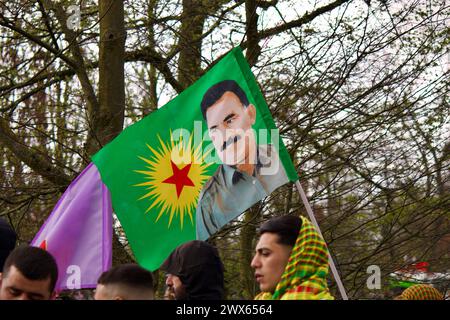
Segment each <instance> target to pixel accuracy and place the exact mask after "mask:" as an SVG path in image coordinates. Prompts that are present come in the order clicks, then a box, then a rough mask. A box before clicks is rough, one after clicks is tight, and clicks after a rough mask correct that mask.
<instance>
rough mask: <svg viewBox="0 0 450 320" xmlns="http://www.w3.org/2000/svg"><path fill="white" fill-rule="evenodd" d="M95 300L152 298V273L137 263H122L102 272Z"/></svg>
mask: <svg viewBox="0 0 450 320" xmlns="http://www.w3.org/2000/svg"><path fill="white" fill-rule="evenodd" d="M94 298H95V300H153V299H154V298H155V291H154V287H153V276H152V273H151V272H150V271H148V270H146V269H144V268H142V267H140V266H139V265H137V264H133V263H130V264H124V265H120V266H117V267H114V268H111V269H110V270H108V271H105V272H103V273H102V275H101V276H100V278H99V279H98V281H97V289H96V291H95V297H94Z"/></svg>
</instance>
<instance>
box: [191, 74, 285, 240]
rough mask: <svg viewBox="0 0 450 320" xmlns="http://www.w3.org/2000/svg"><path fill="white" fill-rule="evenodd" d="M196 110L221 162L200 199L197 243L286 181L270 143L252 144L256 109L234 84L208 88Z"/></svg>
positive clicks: (220, 84) (225, 83)
mask: <svg viewBox="0 0 450 320" xmlns="http://www.w3.org/2000/svg"><path fill="white" fill-rule="evenodd" d="M200 108H201V111H202V115H203V118H204V119H205V121H206V124H207V126H208V133H209V136H210V138H211V140H212V143H213V145H214V148H215V150H216V154H217V156H218V158H219V159H220V160H221V162H222V164H221V165H219V166H218V168H217V170H216V172H215V173H214V174H213V176H212V177H211V178H210V179H209V180H208V181H207V182H206V183H205V185H204V186H203V189H202V191H201V193H200V195H199V200H198V205H197V210H196V217H197V219H196V222H197V239H199V240H206V239H207V238H208V237H209V236H210V235H212V234H214V233H215V232H216V231H218V230H219V229H220V228H221V227H222V226H223V225H225V224H226V223H228V222H229V221H230V220H232V219H234V218H236V217H237V216H238V215H239V214H241V213H242V212H244V211H245V210H247V209H248V208H250V207H251V206H252V205H253V204H255V203H256V202H258V201H259V200H261V199H263V198H264V197H266V196H267V195H269V194H270V193H272V191H273V190H275V189H276V188H278V187H279V186H281V185H283V184H285V183H286V182H287V181H288V178H287V176H286V172H285V171H284V167H283V166H282V165H281V163H280V159H279V157H278V150H276V148H275V147H274V146H273V145H272V144H270V143H269V144H263V143H260V144H258V143H257V139H256V134H255V132H254V129H253V125H255V123H256V119H257V114H256V113H257V109H256V107H255V106H254V105H253V104H252V103H250V101H249V99H248V97H247V95H246V93H245V91H244V90H243V89H242V88H241V87H240V86H239V85H238V83H237V82H236V81H234V80H224V81H221V82H218V83H216V84H214V85H213V86H211V87H210V88H209V89H208V90H207V91H206V92H205V94H204V95H203V99H202V102H201V104H200ZM267 136H268V135H267ZM262 142H266V143H267V141H262Z"/></svg>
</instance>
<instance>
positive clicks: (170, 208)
mask: <svg viewBox="0 0 450 320" xmlns="http://www.w3.org/2000/svg"><path fill="white" fill-rule="evenodd" d="M222 84H223V85H226V86H228V87H227V88H231V87H233V88H235V87H239V88H240V89H242V91H243V92H244V95H245V96H246V99H247V100H248V105H246V103H243V102H242V100H237V99H241V98H239V97H238V94H234V93H230V92H229V91H228V93H227V95H225V94H224V95H222V96H221V97H219V100H218V102H214V103H213V104H212V105H211V106H207V101H206V100H208V99H209V98H207V96H209V97H210V98H211V97H213V98H214V95H215V94H216V95H217V92H218V91H217V90H220V88H219V87H221V86H222ZM216 89H217V90H216ZM226 90H232V89H226ZM219 95H220V94H219ZM243 99H244V98H243ZM244 100H245V99H244ZM236 101H241V102H239V103H238V102H236ZM221 103H228V104H230V103H237V104H238V105H239V108H238V109H235V110H237V111H236V112H234V111H229V113H228V114H227V113H224V112H225V111H227V110H228V109H227V108H228V107H222V106H221ZM202 105H205V106H206V109H204V110H203V111H202V108H201V106H202ZM252 106H254V107H252ZM233 107H234V108H236V106H235V105H233ZM230 110H232V109H230ZM227 112H228V111H227ZM221 116H223V117H225V118H226V119H222V118H221ZM242 119H244V120H245V119H247V120H248V119H250V120H248V121H247V122H246V121H244V120H242ZM214 121H215V122H214ZM239 121H241V123H246V124H248V123H251V128H252V129H253V130H254V132H255V134H254V136H255V141H256V143H257V145H256V149H255V152H254V158H255V159H254V160H255V162H254V165H252V166H251V167H250V169H248V170H249V171H248V172H247V173H245V172H244V173H242V172H241V169H240V168H241V167H240V166H239V165H238V164H233V163H232V161H231V162H230V163H228V162H229V161H228V160H226V162H227V163H224V162H225V160H224V158H223V157H224V154H225V153H227V152H229V154H233V155H235V154H238V153H239V150H244V151H243V152H244V153H242V154H244V155H248V154H250V153H248V152H247V149H246V148H245V147H242V148H241V146H246V145H245V144H244V142H243V141H247V140H246V139H247V138H246V136H244V135H241V136H239V134H238V133H236V132H238V131H236V130H234V129H233V130H234V131H233V130H229V132H231V134H230V137H231V138H230V137H226V136H224V140H223V141H222V140H220V139H219V138H214V139H215V140H213V141H215V142H214V143H213V141H212V139H211V137H212V135H214V134H213V132H218V131H219V129H220V128H222V129H223V128H227V126H230V127H232V125H233V123H239ZM271 129H276V127H275V123H274V120H273V118H272V116H271V114H270V111H269V108H268V106H267V104H266V102H265V100H264V98H263V95H262V93H261V91H260V90H259V87H258V84H257V82H256V80H255V78H254V76H253V74H252V72H251V70H250V67H249V65H248V64H247V61H246V60H245V58H244V56H243V54H242V50H241V49H240V48H239V47H237V48H235V49H233V50H231V51H230V52H229V53H228V54H227V55H226V56H225V57H223V58H222V59H221V60H220V61H219V62H218V63H217V64H216V65H214V66H213V67H212V68H211V69H210V70H209V71H208V72H207V73H206V74H205V75H203V76H202V77H201V78H200V79H199V80H198V81H197V82H195V83H194V84H193V85H191V86H190V87H189V88H187V89H186V90H185V91H183V92H182V93H181V94H179V95H178V96H177V97H176V98H174V99H173V100H171V101H170V102H169V103H167V104H166V105H165V106H163V107H161V108H160V109H158V110H156V111H154V112H152V113H151V114H150V115H148V116H147V117H145V118H144V119H142V120H140V121H139V122H137V123H135V124H133V125H131V126H129V127H128V128H126V129H125V130H124V131H123V132H122V133H121V134H120V135H119V136H118V137H116V138H115V139H114V140H113V141H111V142H110V143H108V144H107V145H106V146H105V147H104V148H103V149H101V150H100V151H99V152H98V153H97V154H96V155H94V157H93V162H94V163H95V165H96V166H97V168H98V170H99V172H100V175H101V179H102V181H103V183H104V184H105V185H106V186H107V187H108V189H109V191H110V193H111V198H112V205H113V209H114V212H115V213H116V214H117V217H118V218H119V220H120V223H121V225H122V227H123V228H124V231H125V233H126V236H127V238H128V241H129V243H130V246H131V249H132V251H133V253H134V254H135V256H136V258H137V260H138V262H139V263H140V264H141V265H142V266H144V267H146V268H148V269H150V270H155V269H157V268H159V266H160V264H161V263H162V262H163V261H164V259H165V258H166V257H167V256H168V255H169V254H170V253H171V252H172V250H173V249H175V248H176V247H177V246H178V245H180V244H182V243H185V242H187V241H190V240H194V239H200V240H205V239H206V238H207V237H209V236H210V235H211V234H214V233H215V232H217V230H220V228H222V227H223V225H224V224H226V223H228V222H229V221H231V220H232V219H235V218H236V217H237V216H239V215H240V214H241V213H242V212H244V211H245V210H246V209H248V208H249V207H250V206H251V205H252V204H254V203H255V202H257V201H259V200H261V199H262V198H263V197H264V196H267V195H268V194H270V192H272V191H273V190H274V189H275V188H277V187H279V186H280V185H282V184H284V183H286V182H287V181H288V180H289V181H295V180H297V179H298V177H297V173H296V170H295V168H294V166H293V164H292V162H291V159H290V157H289V154H288V153H287V151H286V149H285V146H284V144H283V142H282V140H281V138H280V137H279V136H278V135H275V134H274V132H276V131H270V130H271ZM223 132H228V131H225V130H223ZM246 132H247V131H246ZM260 132H261V133H263V134H259V133H260ZM233 135H234V136H233ZM225 139H227V140H225ZM249 139H250V140H248V141H251V135H250V138H249ZM219 140H220V142H218V141H219ZM215 143H217V146H219V145H220V146H222V147H215V146H216V145H215ZM250 144H251V143H250ZM250 144H249V145H250ZM222 148H223V150H225V151H223V150H222ZM233 148H235V149H233ZM268 149H270V150H269V151H271V152H272V153H270V152H268V153H267V154H269V156H267V155H266V156H264V153H265V152H267V151H268ZM218 150H222V151H223V154H222V153H220V152H219V151H218ZM233 150H234V151H233ZM233 152H234V153H233ZM236 157H237V156H236ZM248 157H250V156H248ZM273 159H275V160H273ZM276 161H278V162H279V163H280V164H281V169H280V170H281V171H278V172H282V176H283V177H285V178H276V176H270V175H264V174H263V173H262V172H263V171H261V170H263V169H267V168H270V166H271V164H273V163H276ZM278 176H279V177H281V174H280V175H278ZM277 179H278V180H277ZM274 181H275V182H274ZM199 199H200V201H199ZM210 216H211V217H212V218H211V217H210ZM200 219H201V222H200Z"/></svg>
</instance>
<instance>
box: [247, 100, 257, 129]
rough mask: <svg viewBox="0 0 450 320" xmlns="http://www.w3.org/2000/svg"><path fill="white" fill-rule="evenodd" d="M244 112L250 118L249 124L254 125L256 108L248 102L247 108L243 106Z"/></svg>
mask: <svg viewBox="0 0 450 320" xmlns="http://www.w3.org/2000/svg"><path fill="white" fill-rule="evenodd" d="M245 113H247V116H248V117H249V118H250V121H251V124H252V125H254V124H255V121H256V108H255V106H254V105H253V104H251V103H250V104H249V105H248V106H247V108H245Z"/></svg>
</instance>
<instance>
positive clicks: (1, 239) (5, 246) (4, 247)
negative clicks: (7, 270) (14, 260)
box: [0, 218, 17, 272]
mask: <svg viewBox="0 0 450 320" xmlns="http://www.w3.org/2000/svg"><path fill="white" fill-rule="evenodd" d="M16 239H17V235H16V233H15V232H14V230H13V228H11V226H10V225H9V224H8V223H7V222H6V221H5V220H4V219H2V218H0V272H2V271H3V264H4V263H5V261H6V258H8V256H9V253H10V252H11V251H12V250H13V249H14V247H15V246H16Z"/></svg>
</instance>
